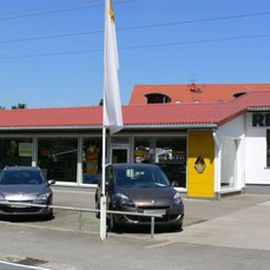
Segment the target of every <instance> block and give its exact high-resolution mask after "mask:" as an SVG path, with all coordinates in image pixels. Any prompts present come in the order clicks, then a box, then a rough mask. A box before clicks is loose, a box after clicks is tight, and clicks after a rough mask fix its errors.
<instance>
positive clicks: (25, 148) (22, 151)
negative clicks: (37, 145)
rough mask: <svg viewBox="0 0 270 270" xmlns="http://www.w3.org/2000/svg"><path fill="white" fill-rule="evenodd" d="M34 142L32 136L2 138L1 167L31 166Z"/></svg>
mask: <svg viewBox="0 0 270 270" xmlns="http://www.w3.org/2000/svg"><path fill="white" fill-rule="evenodd" d="M32 156H33V143H32V139H31V138H29V139H28V138H0V169H3V168H4V167H5V166H15V165H18V166H31V164H32Z"/></svg>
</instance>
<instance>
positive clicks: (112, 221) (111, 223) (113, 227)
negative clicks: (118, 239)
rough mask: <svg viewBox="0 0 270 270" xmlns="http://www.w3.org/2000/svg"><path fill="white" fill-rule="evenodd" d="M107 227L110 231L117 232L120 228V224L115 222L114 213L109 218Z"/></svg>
mask: <svg viewBox="0 0 270 270" xmlns="http://www.w3.org/2000/svg"><path fill="white" fill-rule="evenodd" d="M107 229H108V231H110V232H115V231H117V229H118V224H117V223H116V222H115V217H114V215H110V217H108V218H107Z"/></svg>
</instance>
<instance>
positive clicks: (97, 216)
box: [95, 201, 100, 219]
mask: <svg viewBox="0 0 270 270" xmlns="http://www.w3.org/2000/svg"><path fill="white" fill-rule="evenodd" d="M95 209H96V210H100V205H99V203H98V202H97V201H96V206H95ZM95 215H96V218H98V219H100V212H95Z"/></svg>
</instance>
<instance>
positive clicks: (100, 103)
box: [98, 98, 103, 106]
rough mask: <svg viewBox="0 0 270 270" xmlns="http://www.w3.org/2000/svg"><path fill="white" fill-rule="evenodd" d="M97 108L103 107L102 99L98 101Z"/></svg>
mask: <svg viewBox="0 0 270 270" xmlns="http://www.w3.org/2000/svg"><path fill="white" fill-rule="evenodd" d="M98 106H103V98H101V99H100V101H99V103H98Z"/></svg>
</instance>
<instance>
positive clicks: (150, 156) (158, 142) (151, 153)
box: [134, 136, 186, 188]
mask: <svg viewBox="0 0 270 270" xmlns="http://www.w3.org/2000/svg"><path fill="white" fill-rule="evenodd" d="M134 161H135V162H137V163H154V164H157V165H159V166H160V167H161V168H162V170H163V171H164V172H165V174H166V175H167V177H168V178H169V180H170V181H171V182H174V184H175V185H176V186H178V187H182V188H186V138H184V137H161V136H160V137H158V136H157V137H136V138H135V140H134Z"/></svg>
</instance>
